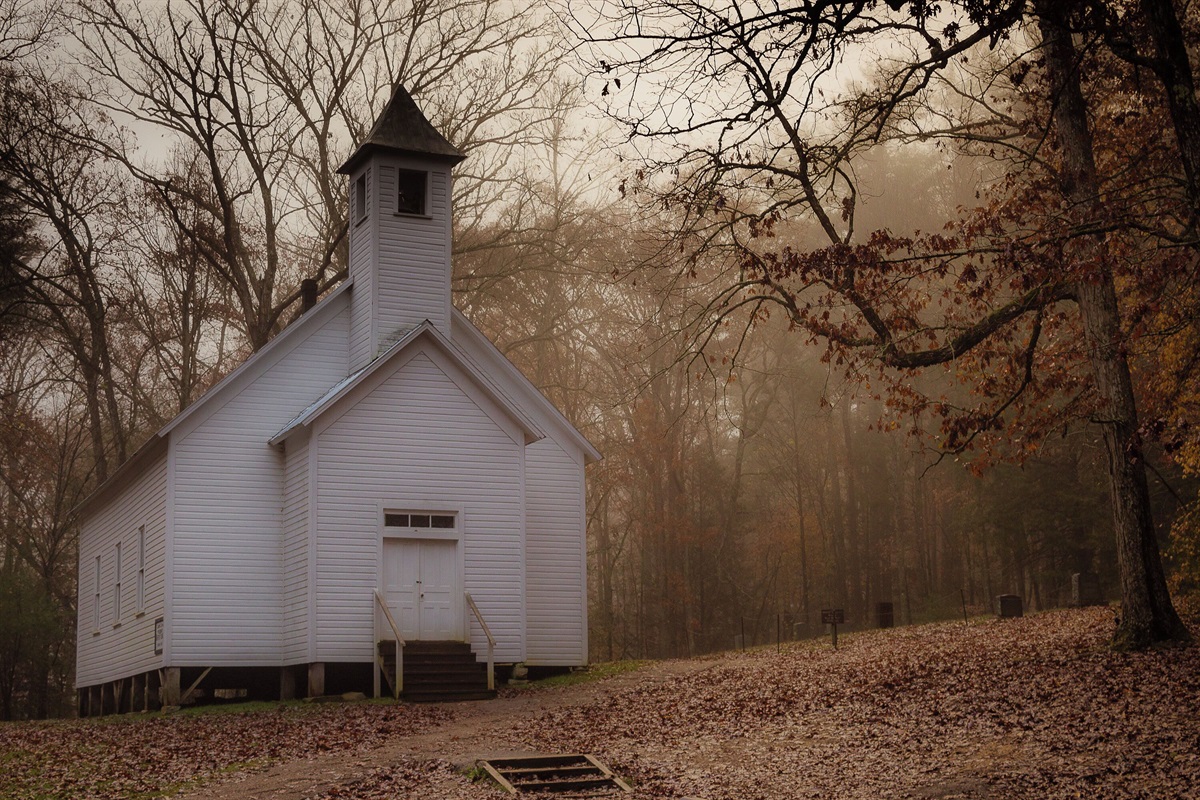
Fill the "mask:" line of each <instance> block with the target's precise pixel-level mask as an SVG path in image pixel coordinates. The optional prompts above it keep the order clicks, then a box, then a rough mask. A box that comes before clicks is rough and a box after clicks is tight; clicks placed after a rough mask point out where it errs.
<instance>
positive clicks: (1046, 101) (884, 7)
mask: <svg viewBox="0 0 1200 800" xmlns="http://www.w3.org/2000/svg"><path fill="white" fill-rule="evenodd" d="M1134 7H1136V8H1137V9H1138V11H1137V13H1133V12H1132V11H1130V9H1132V8H1134ZM1177 9H1178V10H1177ZM1198 36H1200V15H1198V14H1197V12H1196V10H1195V7H1194V6H1192V5H1187V4H1174V5H1173V4H1172V3H1171V2H1169V0H1146V2H1142V3H1132V2H1131V3H1104V2H1099V3H1083V2H1081V3H1053V2H1049V0H1037V1H1036V2H1032V3H1025V2H1012V1H1007V2H1006V1H1005V0H989V1H988V2H974V1H973V2H949V1H948V2H944V3H938V4H927V3H918V2H900V1H899V0H897V2H890V0H889V2H886V3H881V2H857V3H812V4H807V5H804V6H803V7H802V8H801V7H798V8H796V9H789V8H785V7H780V6H777V5H773V4H770V3H758V4H755V3H749V4H746V3H731V4H718V5H716V6H713V7H708V6H704V5H694V4H692V3H689V2H679V1H678V0H650V1H649V2H647V3H644V4H640V5H638V6H637V7H636V8H635V7H633V6H629V5H624V4H619V3H608V2H605V1H604V0H595V2H590V3H566V2H562V3H559V2H556V0H548V2H547V3H545V4H543V3H541V2H534V3H510V2H507V0H435V1H434V2H432V3H413V2H409V0H346V2H342V3H326V2H322V1H320V0H270V1H269V2H266V1H260V2H249V3H248V2H239V1H238V0H176V1H174V2H170V3H165V2H140V3H128V2H124V0H0V284H2V285H0V406H2V408H0V534H2V537H3V549H2V550H0V717H2V718H4V719H23V718H41V717H47V716H62V715H69V714H71V713H72V708H73V703H74V694H73V675H72V670H73V665H74V640H75V619H76V611H75V604H76V582H77V575H78V565H77V563H76V560H77V549H76V544H77V540H76V536H77V519H76V515H75V509H76V507H77V506H78V504H79V503H80V502H81V501H82V500H83V499H84V498H85V497H87V495H88V494H89V493H90V492H91V491H92V490H93V489H94V488H95V487H96V486H98V485H99V484H100V483H101V482H103V481H104V480H105V479H106V478H108V477H109V476H110V475H112V474H113V473H114V471H115V470H116V469H117V468H118V466H119V465H120V464H121V463H122V462H124V461H125V460H126V459H127V458H129V457H130V456H131V455H132V454H133V453H134V452H135V451H137V449H138V447H139V446H140V445H141V444H142V442H144V441H145V440H146V439H147V438H148V437H149V436H150V434H151V433H152V432H154V431H156V430H158V429H159V428H161V427H162V426H164V425H165V424H166V423H167V422H168V421H170V420H171V418H172V417H174V416H175V415H176V414H177V413H179V412H180V411H181V410H182V409H184V408H186V407H188V406H189V404H191V403H192V402H194V401H195V400H196V399H197V398H198V397H200V396H201V395H203V394H204V392H205V391H206V390H207V389H208V388H210V387H212V386H213V385H214V384H215V383H216V382H218V381H219V380H220V379H221V378H222V377H223V376H224V375H226V374H228V373H229V372H230V371H231V370H232V369H234V368H235V367H236V366H237V365H238V364H240V363H241V362H242V361H244V360H245V359H246V358H247V357H248V356H250V355H251V354H252V353H254V352H255V351H256V350H258V349H260V348H262V347H263V346H264V345H265V344H266V343H267V342H269V341H270V340H271V338H272V337H273V336H274V335H276V334H277V333H279V332H280V331H281V330H283V329H284V328H285V327H286V326H287V325H288V324H289V323H291V322H292V321H294V320H295V319H296V318H297V316H298V315H299V314H300V310H301V303H300V283H301V281H302V280H305V279H313V280H315V281H317V283H318V286H319V290H320V292H321V293H323V294H324V293H327V292H329V291H331V290H333V289H334V288H335V287H336V286H337V285H338V284H339V283H340V282H341V281H342V280H343V279H344V278H345V277H346V270H347V266H346V259H347V242H346V239H347V235H346V234H347V213H348V212H347V206H346V186H345V185H344V178H342V177H341V176H339V175H338V174H337V173H336V169H337V167H338V165H339V164H340V163H341V162H342V160H343V159H344V158H345V157H346V156H347V154H349V153H350V152H351V151H352V149H353V147H354V145H355V143H356V142H358V141H360V140H361V139H362V137H363V136H364V134H365V132H366V130H367V129H368V128H369V126H370V125H371V123H372V121H373V120H374V119H375V116H376V115H377V114H378V112H379V110H380V108H381V107H382V106H383V104H384V103H386V102H387V100H388V98H389V96H390V95H391V92H392V89H393V87H394V86H396V85H403V86H405V87H406V88H407V89H408V91H409V92H410V93H411V94H412V95H413V97H414V98H416V100H417V101H418V102H419V103H420V105H421V107H422V109H423V110H424V112H425V113H426V115H427V116H428V117H429V119H430V121H431V122H432V123H433V124H434V126H435V127H436V128H437V129H438V130H440V131H442V132H444V133H445V135H446V137H447V138H448V139H449V140H450V141H451V142H453V144H454V145H455V146H456V147H457V148H459V149H461V150H462V151H463V152H465V153H466V154H467V155H468V157H467V159H466V160H465V161H463V163H462V164H461V165H460V166H459V167H457V168H456V171H455V178H454V180H455V182H454V198H453V202H454V226H455V227H454V255H453V290H454V302H455V305H456V306H457V307H458V308H459V309H460V310H461V311H463V313H465V314H466V315H467V316H468V317H469V318H470V319H471V320H472V321H473V322H474V323H475V324H476V325H477V326H478V327H479V328H480V329H481V330H483V331H484V332H485V333H487V335H488V336H489V337H490V338H492V339H493V340H494V341H495V342H496V343H497V345H498V346H499V347H500V348H501V349H502V350H503V352H504V353H505V355H506V356H507V357H508V358H509V359H510V360H511V361H512V362H513V363H514V364H516V365H517V366H518V367H520V369H521V370H522V371H524V373H525V374H526V375H528V376H529V377H530V379H531V380H532V381H533V382H534V383H535V384H536V385H537V386H538V387H539V388H540V389H541V390H542V392H543V393H544V394H545V395H546V396H547V397H548V398H549V399H550V400H552V401H553V402H554V403H555V405H556V406H557V407H558V408H559V409H561V410H562V412H563V413H564V414H565V415H566V417H567V418H568V419H569V420H570V421H571V422H572V423H573V424H574V425H575V426H577V427H578V428H579V430H580V431H582V432H583V434H584V435H585V436H586V437H587V438H588V439H589V440H590V441H591V442H592V443H593V444H594V445H595V447H596V448H597V449H598V450H599V451H600V452H601V453H602V454H603V456H604V458H603V460H602V461H600V462H598V463H596V464H593V465H591V466H590V467H589V468H588V473H587V531H588V559H589V564H588V567H589V569H588V591H589V610H588V619H589V639H590V650H591V659H592V660H593V661H597V662H607V661H617V660H622V659H657V658H673V657H686V656H696V655H701V654H705V653H711V652H716V651H723V650H731V649H737V648H740V647H749V646H753V645H763V644H768V643H774V642H775V641H776V640H777V639H779V638H781V639H784V640H791V639H795V638H804V637H811V636H817V635H820V634H822V633H823V632H824V631H825V628H824V627H823V626H822V625H821V618H820V611H821V609H824V608H841V609H844V610H845V616H846V624H847V627H848V628H850V629H855V628H861V629H866V628H873V627H876V626H877V625H878V624H879V622H880V619H879V617H880V613H881V609H880V604H891V607H890V608H891V611H890V613H891V614H892V615H893V620H894V623H895V624H896V625H907V624H917V623H922V622H929V621H935V620H947V619H961V618H963V617H965V616H968V615H971V616H973V615H977V614H981V613H990V612H991V610H992V608H993V603H994V601H995V598H996V596H997V595H1001V594H1015V595H1018V596H1020V597H1021V598H1022V601H1023V603H1024V607H1025V609H1026V611H1038V610H1044V609H1052V608H1060V607H1064V606H1066V605H1068V604H1069V603H1070V602H1071V600H1072V576H1073V575H1077V574H1087V575H1094V576H1095V578H1096V579H1097V581H1098V585H1099V586H1100V589H1101V593H1102V596H1103V599H1105V600H1107V601H1112V602H1113V603H1117V602H1120V603H1121V605H1120V606H1116V605H1114V606H1113V609H1114V613H1117V614H1119V617H1120V623H1119V625H1118V628H1117V633H1116V638H1115V640H1114V643H1115V645H1116V646H1118V647H1124V648H1138V647H1144V646H1146V645H1147V644H1150V643H1152V642H1157V641H1162V640H1169V639H1178V638H1186V630H1184V628H1183V625H1182V623H1181V622H1180V621H1179V618H1178V617H1177V616H1176V615H1175V611H1174V608H1173V605H1172V596H1175V597H1178V596H1181V595H1184V594H1186V593H1187V592H1190V591H1192V590H1194V589H1195V587H1196V581H1197V580H1200V527H1198V526H1200V517H1198V516H1197V509H1198V506H1197V500H1198V492H1200V481H1197V478H1196V470H1197V469H1198V468H1200V436H1198V434H1197V430H1198V429H1197V427H1196V423H1197V422H1198V421H1200V418H1198V414H1200V411H1198V408H1197V397H1198V394H1197V392H1198V389H1200V371H1197V368H1196V365H1197V363H1198V360H1200V325H1198V322H1197V320H1198V317H1197V310H1198V309H1200V287H1198V286H1197V283H1196V277H1197V260H1196V255H1197V252H1198V250H1197V242H1198V240H1197V221H1198V218H1197V210H1198V209H1200V138H1198V137H1200V107H1198V106H1197V104H1196V99H1195V88H1194V82H1193V73H1192V65H1191V63H1190V61H1189V59H1190V58H1191V57H1192V56H1191V55H1190V54H1191V53H1193V52H1194V47H1195V45H1196V43H1197V37H1198ZM1189 48H1192V49H1191V50H1189ZM1181 87H1182V88H1181ZM1118 609H1119V610H1118Z"/></svg>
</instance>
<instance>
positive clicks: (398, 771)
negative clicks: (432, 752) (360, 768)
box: [314, 759, 512, 800]
mask: <svg viewBox="0 0 1200 800" xmlns="http://www.w3.org/2000/svg"><path fill="white" fill-rule="evenodd" d="M410 797H411V798H421V800H483V798H496V799H497V800H502V799H503V798H506V797H509V798H511V797H512V795H510V794H508V793H507V792H503V791H500V790H499V789H497V788H495V785H494V784H487V783H484V782H472V780H471V779H470V778H469V777H468V776H467V775H465V774H463V772H461V771H460V770H459V769H458V768H456V767H455V766H454V765H453V764H451V763H450V762H449V761H443V760H441V759H431V760H420V759H410V760H406V761H404V762H402V763H399V764H394V765H392V766H389V767H380V768H377V769H375V770H373V771H372V772H371V773H370V774H369V775H366V776H364V777H361V778H358V779H356V780H353V781H349V782H347V783H345V784H343V785H341V786H337V787H334V788H333V789H330V790H329V791H327V792H325V793H323V794H321V795H318V797H317V798H314V800H397V799H398V798H410Z"/></svg>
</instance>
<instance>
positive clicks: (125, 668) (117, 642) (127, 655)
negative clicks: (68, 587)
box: [75, 447, 167, 686]
mask: <svg viewBox="0 0 1200 800" xmlns="http://www.w3.org/2000/svg"><path fill="white" fill-rule="evenodd" d="M166 486H167V453H166V448H165V447H164V448H163V449H162V453H161V454H160V455H159V456H158V457H157V458H156V459H155V460H154V461H153V462H152V463H150V464H148V465H146V466H145V467H144V468H143V469H142V470H141V471H140V472H139V473H138V474H137V476H136V477H135V478H134V479H133V480H132V481H131V482H130V483H129V484H128V485H126V486H124V487H123V488H121V489H120V490H118V491H115V492H114V493H113V494H112V496H111V497H109V498H108V499H107V500H106V501H105V503H104V505H103V506H101V507H99V508H94V509H91V510H90V512H89V514H88V515H87V517H86V519H85V520H84V522H83V525H82V528H81V530H80V532H79V565H80V566H79V620H78V624H79V629H78V630H79V644H78V647H77V650H76V667H75V684H76V685H77V686H93V685H95V684H98V683H103V682H105V681H110V680H116V679H117V678H124V677H128V676H130V675H135V674H137V673H141V672H146V671H148V670H151V669H157V668H158V667H161V666H162V656H161V655H155V653H154V621H155V620H156V619H158V618H159V617H161V616H163V607H164V600H163V575H164V563H165V562H164V556H165V552H166V538H167V515H166ZM142 526H145V540H146V573H145V584H144V589H143V592H144V594H143V597H144V602H143V605H142V608H141V609H140V610H139V609H138V607H137V573H138V529H139V528H141V527H142ZM118 541H119V542H120V543H121V561H122V568H121V620H120V624H119V625H116V626H114V622H115V621H114V619H113V586H114V583H115V580H116V563H115V562H116V559H115V553H116V543H117V542H118ZM96 556H99V557H100V626H99V628H97V627H96V626H95V624H94V621H95V618H94V616H93V611H94V608H95V594H96V579H95V574H94V570H95V564H96Z"/></svg>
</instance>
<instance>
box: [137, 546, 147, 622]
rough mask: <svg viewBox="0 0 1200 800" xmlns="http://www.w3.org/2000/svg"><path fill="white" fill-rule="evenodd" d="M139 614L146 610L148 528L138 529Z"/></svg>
mask: <svg viewBox="0 0 1200 800" xmlns="http://www.w3.org/2000/svg"><path fill="white" fill-rule="evenodd" d="M137 547H138V571H137V613H139V614H141V613H142V612H143V611H145V610H146V526H145V525H143V526H141V527H140V528H138V541H137Z"/></svg>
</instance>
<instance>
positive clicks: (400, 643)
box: [374, 589, 404, 699]
mask: <svg viewBox="0 0 1200 800" xmlns="http://www.w3.org/2000/svg"><path fill="white" fill-rule="evenodd" d="M374 594H375V602H376V603H378V604H379V607H380V608H381V609H383V618H384V619H386V620H387V624H388V627H390V628H391V629H392V635H393V636H395V637H396V682H395V683H394V684H392V692H393V694H394V695H395V697H396V699H399V698H400V693H401V692H402V691H404V637H403V636H401V635H400V627H399V626H398V625H397V624H396V620H394V619H392V612H391V611H390V610H388V607H387V603H385V602H383V596H382V595H381V594H379V590H378V589H376V590H375V592H374ZM375 647H376V653H375V659H376V661H378V660H379V652H378V648H379V637H378V635H377V636H376V637H375Z"/></svg>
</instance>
